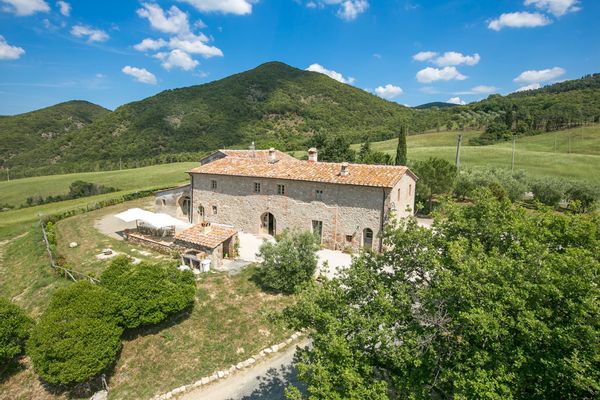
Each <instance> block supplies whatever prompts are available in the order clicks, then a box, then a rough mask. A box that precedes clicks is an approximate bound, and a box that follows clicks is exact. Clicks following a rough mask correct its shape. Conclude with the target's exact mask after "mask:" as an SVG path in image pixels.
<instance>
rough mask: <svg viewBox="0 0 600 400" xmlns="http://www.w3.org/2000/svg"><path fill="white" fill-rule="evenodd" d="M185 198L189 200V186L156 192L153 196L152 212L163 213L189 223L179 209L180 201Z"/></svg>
mask: <svg viewBox="0 0 600 400" xmlns="http://www.w3.org/2000/svg"><path fill="white" fill-rule="evenodd" d="M185 196H187V197H190V199H191V190H190V185H186V186H181V187H178V188H173V189H167V190H161V191H160V192H156V193H155V194H154V212H157V213H165V214H168V215H171V216H173V217H175V218H179V219H181V220H183V221H187V222H189V218H188V216H186V215H185V213H184V212H183V209H182V208H181V206H182V199H183V198H184V197H185Z"/></svg>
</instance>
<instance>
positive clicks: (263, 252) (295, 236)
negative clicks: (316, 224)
mask: <svg viewBox="0 0 600 400" xmlns="http://www.w3.org/2000/svg"><path fill="white" fill-rule="evenodd" d="M318 249H319V246H318V244H317V240H316V238H315V236H314V235H313V234H312V233H310V232H302V233H289V232H284V233H283V234H282V235H280V236H279V237H278V238H277V242H276V243H271V242H265V243H264V244H263V245H262V246H261V247H260V253H259V254H260V257H261V258H262V259H263V260H264V261H263V265H262V268H261V269H260V270H259V271H258V280H259V282H260V283H261V285H262V286H264V287H265V288H268V289H270V290H274V291H277V292H282V293H286V294H290V293H297V292H298V291H299V290H300V289H302V288H303V287H304V286H306V285H307V283H308V282H311V281H312V279H313V276H314V274H315V271H316V269H317V254H316V252H317V250H318Z"/></svg>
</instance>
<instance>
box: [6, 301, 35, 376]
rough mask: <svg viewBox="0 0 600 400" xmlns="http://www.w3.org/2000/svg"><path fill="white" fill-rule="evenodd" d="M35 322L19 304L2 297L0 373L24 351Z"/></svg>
mask: <svg viewBox="0 0 600 400" xmlns="http://www.w3.org/2000/svg"><path fill="white" fill-rule="evenodd" d="M32 325H33V323H32V321H31V319H30V318H29V317H28V316H27V314H25V312H24V311H23V310H21V309H20V308H19V307H18V306H17V305H15V304H13V303H12V302H10V301H9V300H7V299H4V298H0V375H1V374H2V372H3V371H4V369H5V368H7V367H8V365H9V364H10V362H11V361H12V360H13V359H14V358H15V357H18V356H19V355H20V354H22V352H23V347H24V345H25V341H26V340H27V338H28V337H29V331H30V329H31V327H32Z"/></svg>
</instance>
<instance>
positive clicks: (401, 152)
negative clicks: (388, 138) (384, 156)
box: [395, 125, 408, 165]
mask: <svg viewBox="0 0 600 400" xmlns="http://www.w3.org/2000/svg"><path fill="white" fill-rule="evenodd" d="M406 135H407V129H406V126H405V125H402V127H401V128H400V133H399V134H398V147H397V148H396V159H395V162H396V165H406V164H407V163H408V158H407V156H406Z"/></svg>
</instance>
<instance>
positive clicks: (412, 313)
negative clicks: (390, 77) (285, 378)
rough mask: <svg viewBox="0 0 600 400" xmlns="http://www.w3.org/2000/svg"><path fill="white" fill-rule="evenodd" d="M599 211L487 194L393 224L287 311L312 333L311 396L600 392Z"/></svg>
mask: <svg viewBox="0 0 600 400" xmlns="http://www.w3.org/2000/svg"><path fill="white" fill-rule="evenodd" d="M599 218H600V217H599V216H598V215H591V214H579V215H561V214H556V213H554V212H551V211H547V212H541V213H531V212H528V211H526V210H525V209H523V208H520V207H515V206H514V205H512V204H511V203H510V201H508V199H504V200H498V199H496V198H495V196H492V195H491V194H490V193H489V192H487V193H481V194H477V195H475V196H474V204H473V205H468V206H465V205H455V204H448V205H447V206H446V207H445V208H444V209H443V217H442V215H440V218H439V219H437V220H436V224H435V226H434V229H425V228H421V227H418V225H417V224H416V221H405V222H404V224H403V225H402V226H400V227H398V228H395V227H387V229H386V232H385V234H384V242H385V245H386V249H388V250H386V251H385V252H384V253H381V254H363V255H361V256H360V257H359V258H357V259H355V260H354V262H353V264H352V266H351V267H350V269H349V270H348V271H347V272H346V273H345V274H343V275H342V277H341V278H340V279H339V280H333V281H330V282H326V283H325V284H324V285H323V286H313V287H311V288H310V289H309V290H307V291H306V292H304V293H303V294H302V295H301V296H300V299H299V301H298V302H297V303H296V304H295V305H293V306H291V307H289V308H288V309H287V310H286V311H285V318H286V320H287V321H288V323H289V325H290V327H292V328H293V329H306V328H307V329H309V332H312V333H311V338H312V339H313V342H312V347H311V348H307V349H305V350H302V351H301V352H300V355H299V360H298V364H297V367H298V372H299V378H300V380H301V381H304V382H305V383H306V384H307V386H308V394H309V398H319V399H340V398H388V396H389V397H390V398H401V399H413V400H418V399H423V400H425V399H431V398H439V399H515V400H520V399H527V400H530V399H531V400H537V399H539V400H542V399H573V400H574V399H595V398H598V397H599V396H600V364H599V363H598V360H599V359H600V303H599V302H598V298H599V296H600V273H599V272H600V251H599V250H600V219H599ZM289 393H290V394H291V395H295V396H296V397H295V398H300V397H299V396H298V392H297V391H296V392H295V393H294V391H292V390H290V391H289Z"/></svg>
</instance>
